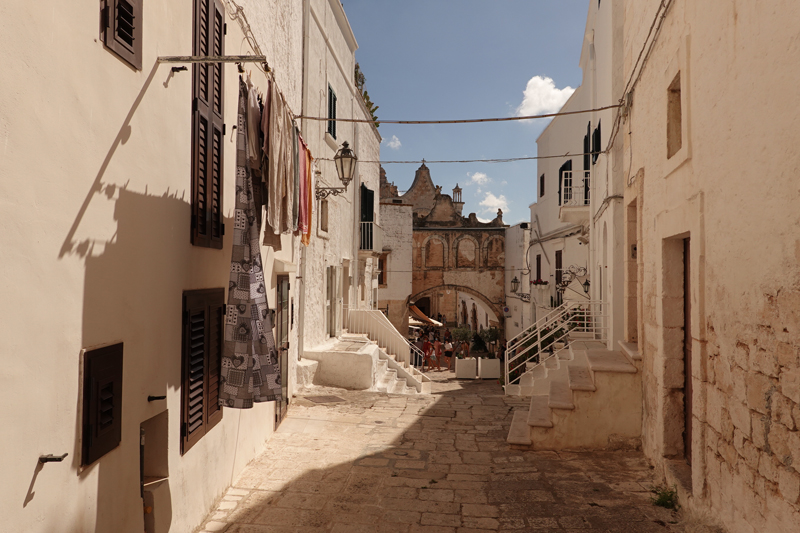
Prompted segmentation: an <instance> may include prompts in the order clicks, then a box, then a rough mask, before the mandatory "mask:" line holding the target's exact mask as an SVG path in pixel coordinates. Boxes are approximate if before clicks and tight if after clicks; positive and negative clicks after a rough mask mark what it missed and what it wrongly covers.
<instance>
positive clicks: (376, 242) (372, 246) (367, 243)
mask: <svg viewBox="0 0 800 533" xmlns="http://www.w3.org/2000/svg"><path fill="white" fill-rule="evenodd" d="M358 249H359V250H361V251H365V252H375V253H381V252H382V251H383V228H382V227H380V226H379V225H377V224H376V223H374V222H361V236H360V241H359V247H358Z"/></svg>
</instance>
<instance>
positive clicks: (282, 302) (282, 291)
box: [275, 276, 291, 428]
mask: <svg viewBox="0 0 800 533" xmlns="http://www.w3.org/2000/svg"><path fill="white" fill-rule="evenodd" d="M277 282H278V283H277V287H276V288H275V292H276V298H275V308H276V313H275V345H276V346H277V347H278V361H279V363H280V372H281V401H279V402H278V403H277V405H276V406H275V427H276V428H277V427H278V425H279V424H280V423H281V421H282V420H283V419H284V417H285V416H286V411H287V408H288V406H289V398H288V393H289V389H288V385H289V376H287V373H288V372H289V325H290V323H291V322H290V320H291V309H290V308H289V276H278V280H277Z"/></svg>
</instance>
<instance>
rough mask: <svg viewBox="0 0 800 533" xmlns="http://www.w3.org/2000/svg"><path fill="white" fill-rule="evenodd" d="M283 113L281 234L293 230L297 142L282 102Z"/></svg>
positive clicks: (290, 117)
mask: <svg viewBox="0 0 800 533" xmlns="http://www.w3.org/2000/svg"><path fill="white" fill-rule="evenodd" d="M283 109H284V112H283V118H284V120H285V122H286V124H285V126H284V129H283V132H284V139H283V145H284V147H285V149H284V151H283V156H284V158H285V160H286V161H285V167H284V168H285V174H284V176H283V179H284V182H283V183H284V187H285V189H284V190H285V194H284V200H285V204H284V205H283V219H282V220H281V233H288V232H290V231H292V230H293V227H292V206H293V205H294V169H295V167H296V165H295V157H294V152H295V144H296V142H297V138H296V136H295V135H294V121H293V120H292V114H291V113H289V106H288V105H286V103H285V102H284V107H283Z"/></svg>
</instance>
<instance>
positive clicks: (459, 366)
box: [456, 357, 478, 379]
mask: <svg viewBox="0 0 800 533" xmlns="http://www.w3.org/2000/svg"><path fill="white" fill-rule="evenodd" d="M477 378H478V360H477V359H475V358H474V357H470V358H468V359H456V379H477Z"/></svg>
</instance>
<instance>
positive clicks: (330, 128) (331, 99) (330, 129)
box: [328, 85, 336, 139]
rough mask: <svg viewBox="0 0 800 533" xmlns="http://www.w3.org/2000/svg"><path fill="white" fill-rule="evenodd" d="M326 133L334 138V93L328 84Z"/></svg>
mask: <svg viewBox="0 0 800 533" xmlns="http://www.w3.org/2000/svg"><path fill="white" fill-rule="evenodd" d="M328 133H330V135H331V137H333V138H334V139H335V138H336V93H335V92H333V88H332V87H331V86H330V85H328Z"/></svg>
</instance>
